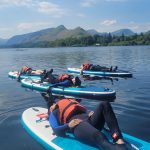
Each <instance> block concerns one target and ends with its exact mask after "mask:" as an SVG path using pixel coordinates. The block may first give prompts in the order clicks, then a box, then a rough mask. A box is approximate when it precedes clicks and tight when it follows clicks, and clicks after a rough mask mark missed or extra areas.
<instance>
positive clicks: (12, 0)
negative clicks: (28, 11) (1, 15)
mask: <svg viewBox="0 0 150 150" xmlns="http://www.w3.org/2000/svg"><path fill="white" fill-rule="evenodd" d="M35 1H36V0H35ZM35 1H33V0H1V1H0V7H1V8H2V7H12V6H31V5H32V4H33V3H35Z"/></svg>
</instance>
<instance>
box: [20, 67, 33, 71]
mask: <svg viewBox="0 0 150 150" xmlns="http://www.w3.org/2000/svg"><path fill="white" fill-rule="evenodd" d="M29 70H31V68H30V67H28V66H23V67H22V71H23V72H27V71H29Z"/></svg>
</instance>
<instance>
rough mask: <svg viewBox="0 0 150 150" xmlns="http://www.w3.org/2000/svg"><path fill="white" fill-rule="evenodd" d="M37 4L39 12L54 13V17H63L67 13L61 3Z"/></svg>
mask: <svg viewBox="0 0 150 150" xmlns="http://www.w3.org/2000/svg"><path fill="white" fill-rule="evenodd" d="M37 6H38V11H39V12H42V13H45V14H50V15H53V17H61V16H63V15H64V14H65V11H64V10H63V9H62V8H60V6H59V5H56V4H53V3H50V2H39V3H38V5H37Z"/></svg>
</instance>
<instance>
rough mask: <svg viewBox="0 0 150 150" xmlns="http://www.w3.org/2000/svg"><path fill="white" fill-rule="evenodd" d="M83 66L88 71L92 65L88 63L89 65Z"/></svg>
mask: <svg viewBox="0 0 150 150" xmlns="http://www.w3.org/2000/svg"><path fill="white" fill-rule="evenodd" d="M82 66H83V69H84V70H88V69H90V66H91V64H88V63H87V64H83V65H82Z"/></svg>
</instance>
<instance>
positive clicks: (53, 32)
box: [6, 25, 88, 45]
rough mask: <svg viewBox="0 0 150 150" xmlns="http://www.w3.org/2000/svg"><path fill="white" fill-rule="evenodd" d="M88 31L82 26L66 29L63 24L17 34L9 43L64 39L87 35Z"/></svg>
mask: <svg viewBox="0 0 150 150" xmlns="http://www.w3.org/2000/svg"><path fill="white" fill-rule="evenodd" d="M86 35H88V33H87V32H86V31H85V30H84V29H82V28H81V27H77V28H75V29H73V30H68V29H66V28H65V27H64V26H63V25H60V26H58V27H56V28H48V29H44V30H40V31H37V32H32V33H27V34H23V35H16V36H13V37H12V38H10V39H9V40H8V41H7V43H6V44H7V45H16V44H22V43H31V42H33V43H37V42H43V41H44V42H48V41H55V40H56V39H64V38H68V37H76V38H78V37H81V36H86Z"/></svg>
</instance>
